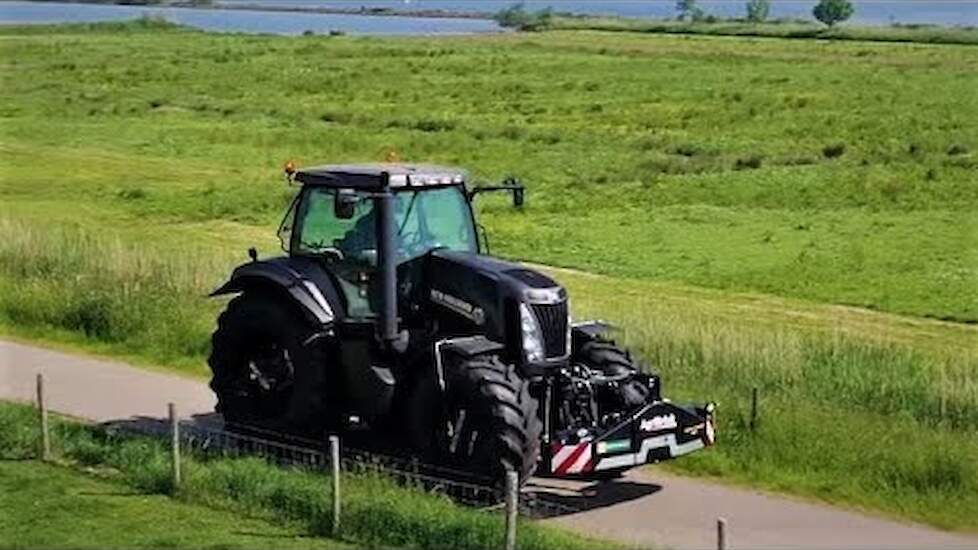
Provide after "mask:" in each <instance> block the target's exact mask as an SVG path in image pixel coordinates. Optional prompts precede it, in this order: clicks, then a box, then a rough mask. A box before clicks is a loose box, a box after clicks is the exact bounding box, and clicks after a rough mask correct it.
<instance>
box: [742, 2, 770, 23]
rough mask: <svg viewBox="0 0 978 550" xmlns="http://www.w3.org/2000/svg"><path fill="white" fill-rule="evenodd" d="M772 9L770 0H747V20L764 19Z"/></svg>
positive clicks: (758, 21)
mask: <svg viewBox="0 0 978 550" xmlns="http://www.w3.org/2000/svg"><path fill="white" fill-rule="evenodd" d="M770 11H771V2H770V0H747V20H748V21H750V22H752V23H760V22H761V21H764V20H765V19H767V16H768V13H769V12H770Z"/></svg>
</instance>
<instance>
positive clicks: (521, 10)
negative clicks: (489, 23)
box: [493, 2, 553, 31]
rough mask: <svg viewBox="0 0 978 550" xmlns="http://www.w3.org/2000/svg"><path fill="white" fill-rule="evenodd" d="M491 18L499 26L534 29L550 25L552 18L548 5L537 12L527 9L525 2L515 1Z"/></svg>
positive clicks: (523, 29)
mask: <svg viewBox="0 0 978 550" xmlns="http://www.w3.org/2000/svg"><path fill="white" fill-rule="evenodd" d="M493 18H494V19H495V20H496V23H499V26H501V27H510V28H515V29H519V30H521V31H535V30H541V29H544V28H546V27H548V26H550V23H551V21H552V20H553V10H552V9H551V8H549V7H548V8H545V9H542V10H540V11H537V12H530V11H527V9H526V4H525V3H523V2H517V3H516V4H513V5H511V6H509V7H508V8H504V9H502V10H499V11H498V12H497V13H496V15H495V16H493Z"/></svg>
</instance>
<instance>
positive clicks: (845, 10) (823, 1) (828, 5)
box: [812, 0, 855, 27]
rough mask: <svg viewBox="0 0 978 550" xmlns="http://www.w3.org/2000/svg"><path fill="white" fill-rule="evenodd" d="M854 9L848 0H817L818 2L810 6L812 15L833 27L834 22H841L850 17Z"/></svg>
mask: <svg viewBox="0 0 978 550" xmlns="http://www.w3.org/2000/svg"><path fill="white" fill-rule="evenodd" d="M854 12H855V10H854V9H853V7H852V3H851V2H849V0H819V2H818V4H817V5H816V6H815V7H814V8H812V15H814V16H815V19H818V20H819V21H821V22H822V23H825V24H826V25H828V26H829V27H834V26H835V24H836V23H841V22H843V21H845V20H846V19H849V18H850V17H852V14H853V13H854Z"/></svg>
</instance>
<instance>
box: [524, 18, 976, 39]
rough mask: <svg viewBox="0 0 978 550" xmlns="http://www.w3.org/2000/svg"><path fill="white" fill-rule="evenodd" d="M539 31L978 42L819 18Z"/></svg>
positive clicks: (555, 24)
mask: <svg viewBox="0 0 978 550" xmlns="http://www.w3.org/2000/svg"><path fill="white" fill-rule="evenodd" d="M538 30H595V31H613V32H640V33H654V34H690V35H705V36H741V37H759V38H797V39H803V40H811V39H818V40H856V41H872V42H917V43H922V44H970V45H976V44H978V28H975V27H945V26H940V25H926V24H894V25H874V26H863V25H852V24H844V25H839V26H836V27H826V26H825V25H823V24H821V23H818V22H816V21H774V20H772V21H765V22H760V23H754V22H750V21H746V20H737V19H726V20H725V19H714V20H707V21H675V20H650V19H635V18H626V17H596V16H566V15H557V16H553V17H551V18H549V19H547V20H545V23H543V24H541V25H540V26H539V27H538Z"/></svg>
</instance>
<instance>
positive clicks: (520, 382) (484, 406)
mask: <svg viewBox="0 0 978 550" xmlns="http://www.w3.org/2000/svg"><path fill="white" fill-rule="evenodd" d="M446 378H447V380H446V389H445V393H444V395H441V394H440V390H439V389H438V387H437V383H429V382H427V381H426V382H424V383H422V385H421V386H420V388H419V389H421V391H419V392H418V393H416V395H415V401H414V403H415V407H416V409H415V410H414V411H412V412H413V414H415V415H416V416H415V418H414V420H413V422H412V424H413V426H412V430H411V431H412V432H413V437H414V439H415V445H416V446H418V447H420V450H421V452H422V453H423V455H424V456H425V458H426V459H429V460H434V461H437V462H439V463H441V464H443V465H445V466H446V467H448V468H451V469H454V470H459V471H462V472H466V473H468V474H471V475H472V476H474V477H477V478H481V479H482V480H483V481H487V482H489V483H491V484H493V485H497V486H502V485H503V483H504V480H505V476H506V472H507V471H509V470H512V471H515V472H517V473H518V474H519V476H520V483H524V482H526V480H527V479H529V478H530V476H531V475H533V471H534V470H535V469H536V465H537V460H538V458H539V455H540V436H541V433H542V431H543V423H542V422H541V420H540V418H539V416H538V408H539V403H538V401H537V400H536V399H535V398H534V397H532V396H531V395H530V392H529V382H528V381H527V380H526V379H524V378H523V377H521V376H520V375H519V374H518V373H517V372H516V369H515V367H514V366H513V365H509V364H506V363H504V362H503V361H501V360H500V359H499V358H498V357H495V356H491V355H484V356H476V357H472V358H467V359H460V360H459V361H458V363H457V364H455V365H454V366H453V367H452V368H450V369H448V372H446ZM424 411H427V412H424Z"/></svg>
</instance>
